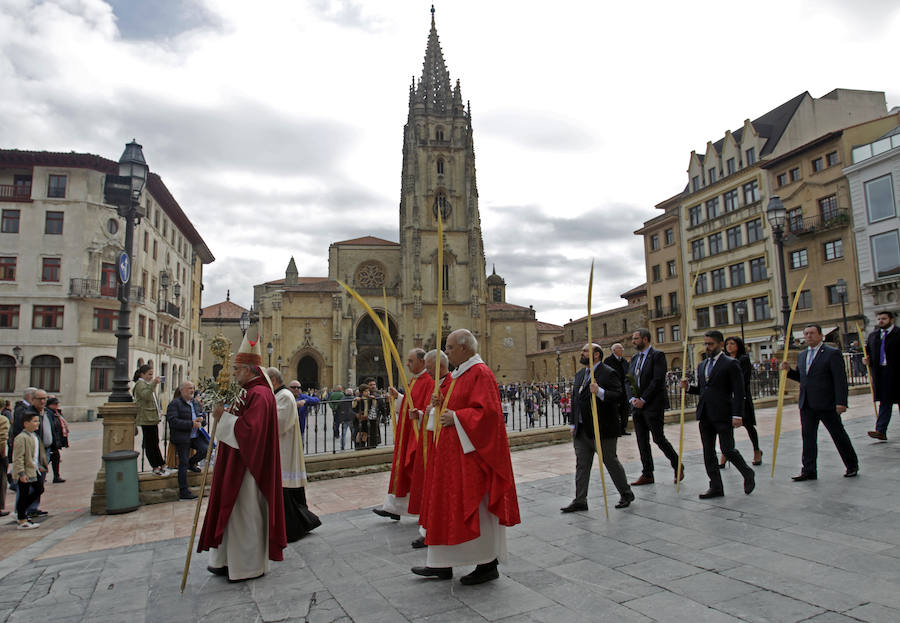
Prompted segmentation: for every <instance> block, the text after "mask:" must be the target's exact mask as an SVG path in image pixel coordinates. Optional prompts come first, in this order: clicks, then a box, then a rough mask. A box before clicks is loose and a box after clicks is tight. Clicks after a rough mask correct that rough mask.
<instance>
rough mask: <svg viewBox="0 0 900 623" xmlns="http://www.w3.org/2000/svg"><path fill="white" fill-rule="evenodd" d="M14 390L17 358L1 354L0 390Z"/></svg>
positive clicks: (11, 391)
mask: <svg viewBox="0 0 900 623" xmlns="http://www.w3.org/2000/svg"><path fill="white" fill-rule="evenodd" d="M14 391H16V360H15V359H14V358H12V357H10V356H9V355H0V392H3V393H7V394H11V393H13V392H14ZM2 475H3V474H0V476H2Z"/></svg>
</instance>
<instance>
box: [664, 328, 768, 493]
mask: <svg viewBox="0 0 900 623" xmlns="http://www.w3.org/2000/svg"><path fill="white" fill-rule="evenodd" d="M703 345H704V346H705V347H706V359H705V360H703V361H702V362H700V365H699V366H697V385H691V384H690V383H689V382H688V380H687V379H683V380H682V381H681V387H683V388H684V389H687V390H688V393H690V394H699V396H700V402H699V403H698V404H697V421H698V422H699V426H700V441H701V442H702V443H703V463H704V464H705V465H706V473H707V475H708V476H709V489H707V490H706V492H705V493H701V494H700V499H701V500H705V499H707V498H719V497H722V496H723V495H725V488H724V487H723V486H722V474H721V473H720V472H719V461H718V460H717V458H716V437H718V438H719V445H720V446H721V448H722V454H724V455H725V458H727V459H728V460H729V461H731V464H732V465H734V466H735V467H736V468H737V469H738V471H739V472H741V475H742V476H743V477H744V493H746V494H747V495H750V493H751V492H752V491H753V489H754V488H755V487H756V476H755V474H754V473H753V469H752V468H751V467H750V466H749V465H747V463H746V462H745V461H744V457H742V456H741V453H740V452H738V451H737V448H735V447H734V427H735V426H741V425H742V424H743V421H742V420H741V417H742V416H743V413H744V378H743V376H742V375H741V367H740V366H739V365H738V362H737V361H736V360H734V359H732V358H731V357H729V356H728V355H726V354H725V353H723V352H722V349H723V348H724V346H725V336H724V335H722V332H721V331H707V332H706V334H705V335H704V338H703Z"/></svg>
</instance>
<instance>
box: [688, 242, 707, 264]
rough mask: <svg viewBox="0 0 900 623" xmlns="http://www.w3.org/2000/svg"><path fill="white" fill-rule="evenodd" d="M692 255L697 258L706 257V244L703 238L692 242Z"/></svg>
mask: <svg viewBox="0 0 900 623" xmlns="http://www.w3.org/2000/svg"><path fill="white" fill-rule="evenodd" d="M691 257H692V258H694V259H695V260H702V259H703V258H704V257H706V245H704V244H703V238H701V239H700V240H694V241H693V242H691Z"/></svg>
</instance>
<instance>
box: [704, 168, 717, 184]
mask: <svg viewBox="0 0 900 623" xmlns="http://www.w3.org/2000/svg"><path fill="white" fill-rule="evenodd" d="M706 174H707V175H706V179H707V180H709V183H710V184H713V183H714V182H715V181H716V167H712V168H710V169H709V170H708V171H707V172H706Z"/></svg>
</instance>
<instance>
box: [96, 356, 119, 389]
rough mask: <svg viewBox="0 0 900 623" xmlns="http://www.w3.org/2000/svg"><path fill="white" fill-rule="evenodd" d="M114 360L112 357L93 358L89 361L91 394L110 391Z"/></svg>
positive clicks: (114, 367) (114, 365)
mask: <svg viewBox="0 0 900 623" xmlns="http://www.w3.org/2000/svg"><path fill="white" fill-rule="evenodd" d="M115 369H116V360H115V359H113V358H112V357H94V358H93V359H92V360H91V389H90V391H92V392H108V391H111V390H112V380H113V373H114V372H115Z"/></svg>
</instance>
